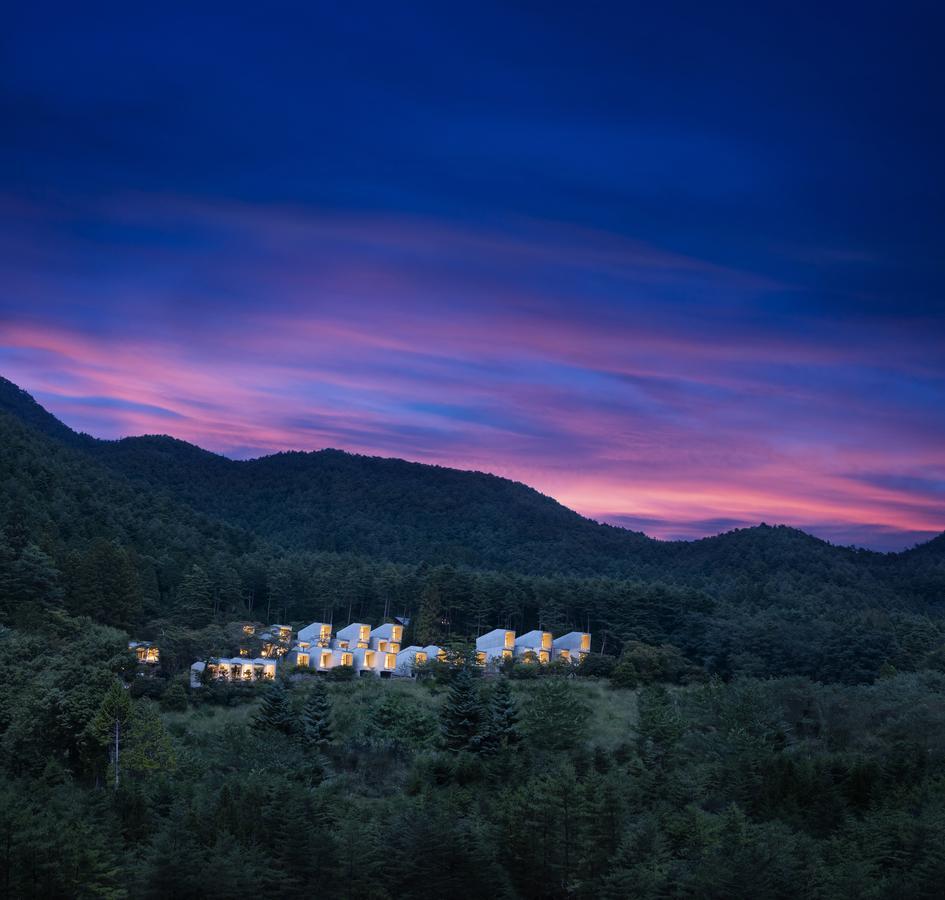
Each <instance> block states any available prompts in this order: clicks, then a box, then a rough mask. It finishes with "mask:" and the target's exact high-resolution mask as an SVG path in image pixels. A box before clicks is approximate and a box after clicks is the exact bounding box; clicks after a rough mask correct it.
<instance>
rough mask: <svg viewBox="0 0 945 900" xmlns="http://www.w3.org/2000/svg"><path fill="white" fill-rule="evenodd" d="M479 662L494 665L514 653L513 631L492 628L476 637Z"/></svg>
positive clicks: (509, 657)
mask: <svg viewBox="0 0 945 900" xmlns="http://www.w3.org/2000/svg"><path fill="white" fill-rule="evenodd" d="M476 650H477V651H478V653H479V664H480V665H484V666H492V667H495V666H497V665H499V664H500V663H501V662H503V661H504V660H506V659H511V658H512V657H513V655H514V654H515V632H514V631H509V630H508V629H506V628H494V629H493V630H492V631H489V632H486V634H483V635H480V636H479V637H477V638H476Z"/></svg>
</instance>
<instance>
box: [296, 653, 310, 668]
mask: <svg viewBox="0 0 945 900" xmlns="http://www.w3.org/2000/svg"><path fill="white" fill-rule="evenodd" d="M298 660H299V662H298V664H299V665H300V666H307V665H308V654H307V653H300V654H299V657H298Z"/></svg>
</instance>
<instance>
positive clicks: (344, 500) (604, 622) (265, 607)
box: [0, 382, 945, 681]
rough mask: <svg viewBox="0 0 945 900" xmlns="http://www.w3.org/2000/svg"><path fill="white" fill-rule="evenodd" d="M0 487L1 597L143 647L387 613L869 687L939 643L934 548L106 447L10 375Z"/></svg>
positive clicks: (448, 476) (468, 483)
mask: <svg viewBox="0 0 945 900" xmlns="http://www.w3.org/2000/svg"><path fill="white" fill-rule="evenodd" d="M0 485H2V487H3V490H2V494H0V528H2V529H3V530H2V536H0V538H2V539H0V593H2V592H3V584H2V582H3V579H4V578H5V577H6V578H7V582H8V583H9V584H14V585H18V586H19V587H16V590H13V589H12V588H11V589H10V590H9V592H8V595H7V596H8V598H14V599H8V601H7V603H8V605H9V604H10V603H20V605H21V606H23V604H22V603H21V602H20V601H21V599H22V598H23V597H26V596H33V597H34V601H35V603H39V604H40V605H42V603H46V604H47V605H48V604H50V603H53V602H54V601H55V602H60V601H61V602H64V603H65V608H66V609H67V610H68V612H70V613H71V614H86V615H91V616H92V617H93V618H95V619H96V620H98V621H101V622H104V623H106V624H111V625H119V626H121V627H125V628H129V629H134V630H135V631H136V632H137V633H138V634H139V635H141V634H153V633H155V631H156V630H157V629H164V630H166V626H167V623H175V625H177V626H183V627H185V628H187V629H191V630H193V629H201V628H205V627H211V626H214V623H221V622H223V621H227V620H230V619H233V618H239V617H244V616H251V617H258V618H279V619H281V620H287V621H301V620H304V619H309V620H311V619H312V618H318V617H321V616H325V617H326V619H325V620H328V617H330V616H335V617H336V618H337V620H340V619H343V618H346V617H347V618H349V619H350V618H351V617H357V618H358V619H359V620H364V621H370V620H373V619H379V618H380V617H381V616H382V615H383V614H384V612H385V610H387V611H388V612H391V611H393V610H397V611H398V612H399V613H408V614H417V615H425V616H426V619H427V620H428V621H432V622H441V623H445V624H444V625H443V628H442V630H443V632H444V634H443V635H442V637H444V638H445V637H448V636H450V635H454V636H461V635H466V636H468V635H470V634H475V633H477V632H478V631H480V630H481V629H483V628H488V627H493V626H496V625H502V626H505V625H507V624H508V625H509V626H510V627H515V628H518V629H520V630H527V629H529V628H533V627H537V626H538V625H539V623H541V624H542V625H543V626H544V627H548V628H553V629H556V630H557V629H568V628H572V627H581V628H590V629H591V630H592V631H593V632H594V633H595V646H597V647H601V648H602V649H605V650H607V651H609V652H617V651H619V650H620V648H621V646H623V645H625V644H626V643H627V642H629V641H640V640H642V641H645V642H647V643H650V644H659V643H665V642H669V643H672V644H674V645H675V646H677V647H679V648H680V649H681V650H682V651H683V652H685V653H686V654H687V655H688V656H689V658H691V659H693V660H694V661H696V662H697V663H698V664H700V665H703V666H705V667H706V668H707V669H709V670H710V671H717V672H720V673H722V674H725V673H728V672H732V671H748V672H752V673H754V674H759V673H762V674H764V673H769V674H814V675H818V676H820V677H824V678H827V679H834V678H836V679H839V680H849V681H862V680H870V679H871V678H872V677H873V676H874V675H875V672H876V671H877V669H878V668H879V666H880V665H882V664H883V663H884V662H887V661H888V662H890V663H891V664H894V665H896V666H897V667H899V668H906V669H910V668H914V667H916V666H917V665H921V664H923V662H922V661H923V660H925V658H926V657H927V655H928V654H929V653H931V652H933V650H934V649H935V648H936V647H937V646H939V645H940V644H941V643H942V640H943V634H945V620H943V615H945V540H943V539H942V538H939V539H936V540H935V541H933V542H930V543H929V544H927V545H924V546H922V547H920V548H917V549H916V550H913V551H909V552H906V553H901V554H879V553H872V552H869V551H862V550H855V549H851V548H842V547H835V546H833V545H830V544H828V543H826V542H824V541H821V540H818V539H817V538H813V537H811V536H810V535H807V534H804V533H803V532H800V531H797V530H795V529H791V528H785V527H768V526H759V527H756V528H750V529H742V530H738V531H734V532H730V533H727V534H724V535H719V536H717V537H713V538H706V539H703V540H699V541H693V542H660V541H655V540H652V539H650V538H647V537H646V536H644V535H641V534H637V533H633V532H628V531H624V530H622V529H619V528H614V527H610V526H605V525H600V524H598V523H595V522H592V521H590V520H588V519H584V518H582V517H581V516H579V515H578V514H577V513H574V512H572V511H571V510H568V509H566V508H565V507H563V506H561V505H560V504H558V503H556V502H555V501H553V500H551V499H550V498H547V497H544V496H542V495H541V494H539V493H538V492H537V491H534V490H532V489H530V488H527V487H525V486H524V485H519V484H516V483H514V482H511V481H507V480H505V479H501V478H496V477H494V476H490V475H484V474H481V473H469V472H459V471H455V470H450V469H444V468H439V467H433V466H424V465H419V464H415V463H407V462H403V461H401V460H387V459H375V458H368V457H359V456H354V455H351V454H346V453H342V452H339V451H333V450H331V451H321V452H317V453H283V454H277V455H275V456H271V457H266V458H263V459H258V460H252V461H247V462H236V461H232V460H228V459H226V458H224V457H221V456H217V455H215V454H212V453H209V452H207V451H205V450H201V449H200V448H198V447H194V446H192V445H190V444H187V443H185V442H182V441H178V440H175V439H173V438H169V437H163V436H148V437H140V438H127V439H124V440H121V441H101V440H96V439H94V438H91V437H88V436H85V435H77V434H75V432H72V431H71V430H70V429H68V428H66V426H64V425H63V424H62V423H60V422H58V420H56V419H55V418H54V417H53V416H51V415H49V414H48V413H47V412H46V411H45V410H43V409H42V407H40V406H39V405H38V404H36V403H35V402H34V401H33V400H32V398H30V397H29V395H27V394H25V393H24V392H22V391H20V390H19V389H18V388H16V387H15V386H14V385H12V384H11V383H9V382H0ZM29 546H32V547H33V550H30V551H29V553H27V552H26V550H27V549H28V547H29ZM34 551H35V553H39V554H41V555H42V556H43V558H44V559H45V560H46V562H45V563H43V562H42V561H41V560H39V557H37V556H36V555H35V553H34ZM4 559H6V560H7V562H6V563H4ZM11 561H12V562H11ZM4 566H7V567H8V569H9V572H11V573H13V574H8V575H6V576H5V575H4ZM17 566H18V567H19V570H17V572H14V568H16V567H17ZM9 567H13V568H9ZM116 571H118V572H123V573H125V574H124V576H123V578H124V580H123V581H122V582H121V585H119V586H117V587H116V584H115V580H114V577H113V573H114V572H116ZM30 585H32V587H30ZM37 585H46V586H47V587H48V591H47V588H40V587H37ZM44 591H45V593H44ZM17 598H19V599H17ZM44 598H45V599H44ZM0 605H2V604H0ZM23 608H24V609H25V608H26V606H23ZM34 612H35V609H34ZM21 619H22V616H21ZM3 621H14V622H15V621H16V617H15V616H14V615H13V612H12V610H11V609H7V610H6V611H4V610H3V609H0V622H3ZM162 623H163V624H162ZM188 652H189V651H188ZM185 655H186V654H185V653H184V651H183V650H182V651H181V662H183V661H184V657H185ZM851 658H852V662H851Z"/></svg>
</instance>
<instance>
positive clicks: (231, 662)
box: [190, 656, 277, 688]
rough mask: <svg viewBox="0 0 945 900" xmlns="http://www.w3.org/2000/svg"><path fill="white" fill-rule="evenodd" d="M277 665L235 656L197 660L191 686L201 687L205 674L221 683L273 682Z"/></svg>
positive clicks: (264, 660)
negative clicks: (205, 660)
mask: <svg viewBox="0 0 945 900" xmlns="http://www.w3.org/2000/svg"><path fill="white" fill-rule="evenodd" d="M276 665H277V661H276V660H274V659H268V658H263V657H260V658H258V659H246V658H245V657H243V656H234V657H233V658H232V659H211V660H209V661H208V662H204V661H203V660H197V662H195V663H194V664H193V665H192V666H191V667H190V686H191V687H194V688H197V687H200V686H201V685H202V684H203V678H204V673H205V672H209V674H210V677H211V678H217V679H220V680H221V681H240V682H250V681H272V680H273V679H274V678H275V677H276Z"/></svg>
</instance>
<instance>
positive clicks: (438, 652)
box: [423, 644, 446, 662]
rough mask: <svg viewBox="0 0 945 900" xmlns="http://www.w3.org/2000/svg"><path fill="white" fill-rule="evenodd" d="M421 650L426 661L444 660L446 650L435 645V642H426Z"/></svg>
mask: <svg viewBox="0 0 945 900" xmlns="http://www.w3.org/2000/svg"><path fill="white" fill-rule="evenodd" d="M423 652H424V653H426V655H427V662H433V660H437V661H438V662H446V651H445V650H444V649H443V648H442V647H437V646H436V644H427V645H426V647H424V648H423Z"/></svg>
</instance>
